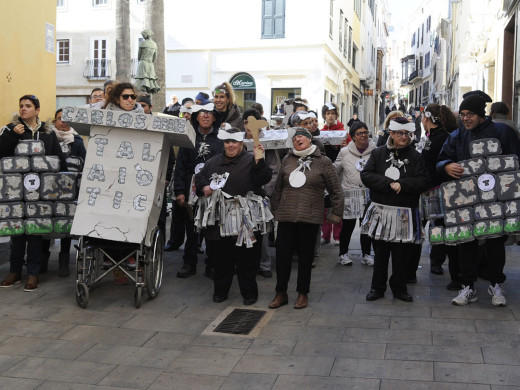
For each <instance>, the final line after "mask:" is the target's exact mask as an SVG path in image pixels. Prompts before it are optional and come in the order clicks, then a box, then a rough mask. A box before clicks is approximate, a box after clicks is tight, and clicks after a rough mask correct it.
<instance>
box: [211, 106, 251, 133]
mask: <svg viewBox="0 0 520 390" xmlns="http://www.w3.org/2000/svg"><path fill="white" fill-rule="evenodd" d="M217 122H219V123H224V122H226V123H229V124H230V125H231V127H236V128H237V129H239V130H242V131H245V130H246V129H245V127H244V121H243V120H242V113H241V112H240V108H238V106H237V105H236V104H233V105H232V106H231V108H230V109H229V110H227V111H224V112H220V111H219V112H218V118H217Z"/></svg>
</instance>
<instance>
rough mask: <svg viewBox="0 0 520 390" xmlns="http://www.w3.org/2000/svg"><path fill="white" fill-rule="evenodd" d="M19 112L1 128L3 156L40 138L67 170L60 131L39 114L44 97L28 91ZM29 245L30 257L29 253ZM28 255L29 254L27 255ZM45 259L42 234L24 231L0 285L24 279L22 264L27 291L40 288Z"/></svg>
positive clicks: (0, 151) (15, 243) (13, 242)
mask: <svg viewBox="0 0 520 390" xmlns="http://www.w3.org/2000/svg"><path fill="white" fill-rule="evenodd" d="M18 103H19V113H18V115H16V116H15V117H14V119H13V121H12V122H11V123H10V124H8V125H7V126H4V127H3V128H2V129H1V131H0V158H2V157H10V156H14V150H15V148H16V145H18V143H19V142H20V141H22V140H31V139H33V140H40V141H42V142H43V145H44V148H45V154H46V155H53V156H58V157H59V158H60V163H61V164H60V165H61V166H60V169H61V170H62V171H66V170H67V164H66V157H65V154H64V153H63V151H62V150H61V146H60V143H59V141H58V138H57V137H56V134H55V133H54V132H53V131H52V130H51V129H50V128H48V127H47V126H45V125H44V123H43V122H41V121H40V118H38V114H39V113H40V101H39V100H38V98H37V97H36V96H34V95H24V96H22V97H21V98H20V100H19V102H18ZM26 247H27V257H26V256H25V253H26ZM25 257H26V258H25ZM41 261H42V236H39V235H32V234H31V235H29V234H22V235H19V236H12V237H11V254H10V257H9V262H10V267H9V274H8V275H7V277H6V278H5V279H4V280H3V281H2V282H1V283H0V287H11V286H13V285H15V284H17V283H20V281H21V279H22V268H23V265H24V263H25V264H26V266H27V274H28V276H27V282H26V283H25V287H24V291H34V290H36V289H37V288H38V285H39V281H38V275H39V273H40V263H41Z"/></svg>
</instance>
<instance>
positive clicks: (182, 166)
mask: <svg viewBox="0 0 520 390" xmlns="http://www.w3.org/2000/svg"><path fill="white" fill-rule="evenodd" d="M192 124H193V126H194V129H195V134H196V135H197V136H196V138H195V148H179V152H178V154H177V161H176V164H175V171H174V173H173V190H174V192H175V196H178V195H184V196H185V197H186V199H187V198H188V196H189V194H190V192H191V189H190V185H191V179H192V177H193V175H194V174H195V167H196V166H197V165H198V164H200V163H205V162H206V161H208V160H209V159H210V158H211V157H213V156H215V155H217V154H220V153H222V151H223V150H224V143H223V142H222V141H221V140H220V139H218V138H217V134H218V128H219V126H218V125H217V124H216V123H214V124H213V130H212V132H211V133H209V134H207V135H203V134H201V133H200V131H199V126H198V122H197V121H192ZM206 148H207V149H206ZM204 150H207V151H208V153H207V154H204V153H203V152H204Z"/></svg>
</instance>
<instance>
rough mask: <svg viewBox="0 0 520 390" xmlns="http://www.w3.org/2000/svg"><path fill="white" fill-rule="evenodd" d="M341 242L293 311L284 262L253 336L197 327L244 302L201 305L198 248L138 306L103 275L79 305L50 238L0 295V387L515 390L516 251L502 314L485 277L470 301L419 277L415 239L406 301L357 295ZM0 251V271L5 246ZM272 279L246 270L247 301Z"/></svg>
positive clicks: (354, 273) (236, 297) (425, 267)
mask: <svg viewBox="0 0 520 390" xmlns="http://www.w3.org/2000/svg"><path fill="white" fill-rule="evenodd" d="M358 232H359V231H358V230H356V231H355V233H354V237H357V236H358ZM351 247H352V249H351V252H350V253H351V254H352V258H353V260H354V264H353V266H351V267H344V266H340V265H337V264H336V260H337V255H338V249H339V247H337V246H333V245H331V244H328V245H323V246H322V248H321V256H320V257H319V258H317V261H316V263H317V266H316V268H315V269H314V270H313V274H312V284H311V293H310V295H309V307H308V308H307V309H304V310H294V309H293V307H292V303H293V301H294V300H295V299H296V292H295V291H294V289H295V279H296V262H294V267H293V274H292V280H291V283H290V291H289V299H290V304H289V305H287V306H283V307H281V308H280V309H277V310H276V312H275V313H274V315H273V317H272V318H271V319H270V320H269V321H268V322H267V324H266V325H265V327H263V328H262V329H261V331H260V333H259V335H258V336H257V337H248V336H241V337H238V336H230V335H222V334H215V335H207V332H204V331H205V330H206V328H207V327H208V326H209V325H210V324H211V323H212V322H213V321H214V320H215V318H216V317H218V316H219V315H220V314H221V313H222V311H223V310H224V309H225V308H227V307H228V306H230V305H231V306H234V307H242V306H241V305H242V298H241V297H240V294H239V291H238V286H237V282H236V280H235V281H234V282H233V287H232V290H231V292H230V296H229V299H228V300H227V301H225V302H224V303H220V304H216V303H213V302H212V293H213V289H212V282H211V281H210V280H209V279H208V278H206V277H205V276H204V275H203V271H204V269H203V264H204V255H199V268H198V270H197V271H198V273H197V275H195V276H193V277H190V278H187V279H178V278H176V277H175V274H176V272H177V271H178V270H179V268H180V267H181V265H182V250H180V251H175V252H168V253H165V272H164V278H163V285H162V289H161V292H160V294H159V296H158V297H157V298H156V299H155V300H151V301H147V300H145V301H144V302H143V305H142V306H141V308H140V309H135V307H134V299H133V287H132V286H130V285H129V286H116V285H114V284H113V280H112V278H106V279H105V280H104V281H103V282H102V283H101V284H100V285H99V286H98V287H96V288H95V289H93V290H92V291H91V297H90V301H89V305H88V307H87V308H86V309H81V308H79V307H78V306H77V304H76V300H75V277H74V275H71V276H70V277H68V278H59V277H58V276H57V273H58V259H57V257H58V256H57V255H58V253H57V252H58V251H59V244H58V245H53V246H52V247H51V249H52V251H53V252H52V255H51V261H50V264H49V272H48V273H47V274H46V275H43V276H42V277H41V284H40V288H38V290H37V291H35V292H31V293H28V292H24V291H23V288H22V285H16V286H15V287H12V288H9V289H0V390H2V389H17V390H18V389H23V390H25V389H27V390H32V389H38V390H47V389H52V390H65V389H74V390H94V389H104V390H109V389H112V390H115V389H119V390H121V389H143V390H144V389H146V390H162V389H179V390H183V389H190V390H193V389H196V390H199V389H200V390H205V389H208V390H213V389H214V390H217V389H226V390H227V389H241V390H242V389H251V390H256V389H258V390H261V389H273V390H275V389H276V390H278V389H279V390H281V389H284V390H292V389H294V390H306V389H309V390H311V389H312V390H315V389H359V390H372V389H373V390H376V389H377V390H412V389H413V390H465V389H469V388H471V389H472V390H520V369H519V368H520V352H519V351H520V284H519V281H520V247H519V246H513V247H508V248H507V263H506V271H505V273H506V275H507V282H506V283H505V285H504V290H505V293H506V297H507V303H508V304H507V306H506V307H502V308H496V307H493V306H492V305H491V300H490V297H489V296H488V294H487V291H486V290H487V286H488V283H487V282H486V281H485V280H479V281H478V282H477V284H476V286H477V291H478V293H479V301H478V302H476V303H474V304H470V305H468V306H465V307H455V306H453V305H452V304H451V299H452V298H453V297H454V296H455V294H454V293H453V292H452V291H448V290H446V284H447V283H448V282H449V277H448V276H447V275H444V276H435V275H432V274H430V273H429V263H428V246H427V245H425V246H424V247H423V253H422V258H421V266H422V268H421V269H420V270H419V271H418V273H417V277H418V283H417V284H416V285H411V286H409V292H410V293H411V294H412V295H413V297H414V300H415V301H414V302H413V303H404V302H401V301H397V300H394V299H393V298H392V296H391V293H390V292H387V294H386V296H385V298H384V299H381V300H378V301H376V302H366V300H365V295H366V294H367V293H368V291H369V289H370V281H371V277H372V269H371V268H368V267H366V266H364V265H362V264H361V263H360V259H359V257H358V256H359V252H360V250H359V248H360V245H359V240H357V239H353V242H352V244H351ZM271 250H273V254H274V249H273V248H271ZM0 254H1V255H2V257H1V261H0V277H2V278H3V277H4V276H5V275H6V274H7V272H8V270H9V264H8V262H7V259H8V254H9V246H8V244H0ZM71 258H73V257H72V256H71ZM72 266H73V265H72V264H71V269H73V268H72ZM273 268H274V267H273ZM444 268H445V271H446V272H447V264H446V265H445V266H444ZM24 278H25V276H24ZM275 283H276V277H273V278H272V279H264V278H263V277H261V276H258V285H259V290H260V297H259V300H258V302H257V303H256V304H255V305H253V306H251V307H249V308H252V309H266V310H268V309H267V304H268V303H269V302H270V300H271V299H272V298H273V296H274V287H275ZM203 333H204V334H203Z"/></svg>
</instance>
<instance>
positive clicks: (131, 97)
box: [121, 93, 137, 100]
mask: <svg viewBox="0 0 520 390" xmlns="http://www.w3.org/2000/svg"><path fill="white" fill-rule="evenodd" d="M121 97H122V98H123V100H128V99H129V98H130V99H132V100H135V99H137V95H136V94H132V95H127V94H126V93H125V94H124V95H121Z"/></svg>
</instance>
